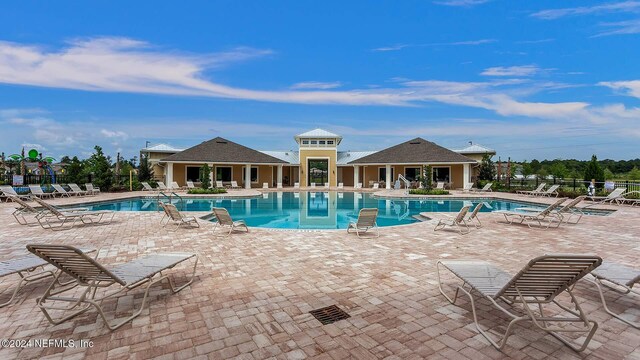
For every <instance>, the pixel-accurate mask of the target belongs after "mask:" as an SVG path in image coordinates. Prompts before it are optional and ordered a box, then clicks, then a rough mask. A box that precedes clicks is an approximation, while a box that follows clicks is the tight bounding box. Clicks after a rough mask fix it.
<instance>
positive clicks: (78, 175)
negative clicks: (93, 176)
mask: <svg viewBox="0 0 640 360" xmlns="http://www.w3.org/2000/svg"><path fill="white" fill-rule="evenodd" d="M66 160H67V161H66V162H65V163H66V165H65V166H64V168H63V169H64V174H65V175H66V181H67V182H68V183H76V184H82V183H84V182H86V176H85V170H84V164H83V163H82V161H80V159H78V157H77V156H74V157H73V158H72V159H69V158H68V157H67V159H66Z"/></svg>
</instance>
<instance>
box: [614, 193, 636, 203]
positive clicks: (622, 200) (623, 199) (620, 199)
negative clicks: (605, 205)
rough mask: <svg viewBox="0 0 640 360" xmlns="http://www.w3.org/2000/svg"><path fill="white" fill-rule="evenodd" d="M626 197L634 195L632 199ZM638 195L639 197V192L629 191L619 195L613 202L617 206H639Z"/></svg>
mask: <svg viewBox="0 0 640 360" xmlns="http://www.w3.org/2000/svg"><path fill="white" fill-rule="evenodd" d="M628 195H634V197H633V198H628V197H627V196H628ZM638 195H640V191H629V192H626V193H624V194H622V195H620V197H618V198H617V199H616V200H615V202H616V204H618V205H630V206H636V205H640V199H639V198H637V196H638Z"/></svg>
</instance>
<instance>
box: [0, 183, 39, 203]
mask: <svg viewBox="0 0 640 360" xmlns="http://www.w3.org/2000/svg"><path fill="white" fill-rule="evenodd" d="M0 192H2V195H3V196H5V197H6V198H7V201H9V199H13V198H11V197H10V196H14V197H17V198H20V199H23V200H29V199H31V197H30V196H29V195H20V194H18V193H17V192H16V190H15V189H14V188H13V186H11V185H0Z"/></svg>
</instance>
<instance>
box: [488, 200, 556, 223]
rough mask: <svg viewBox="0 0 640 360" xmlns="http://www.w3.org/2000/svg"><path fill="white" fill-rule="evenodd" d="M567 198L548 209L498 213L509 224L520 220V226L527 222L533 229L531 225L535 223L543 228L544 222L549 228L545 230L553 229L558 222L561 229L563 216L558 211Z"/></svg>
mask: <svg viewBox="0 0 640 360" xmlns="http://www.w3.org/2000/svg"><path fill="white" fill-rule="evenodd" d="M565 200H567V198H561V199H558V200H556V202H554V203H553V204H551V205H549V206H548V207H547V208H546V209H543V210H535V209H531V208H516V209H515V211H496V212H497V213H501V214H503V215H504V218H505V220H506V221H507V222H508V223H509V224H514V223H515V222H516V221H517V220H520V221H519V222H518V224H522V223H524V222H526V224H527V226H528V227H529V228H531V223H533V222H535V223H537V224H538V226H540V227H542V222H543V221H546V222H547V226H546V227H545V229H548V228H549V227H551V225H552V224H553V223H554V222H557V223H558V225H556V227H559V226H560V224H561V223H562V216H561V215H559V214H558V213H557V212H556V211H554V210H556V209H557V208H558V207H559V206H560V205H562V203H563V202H564V201H565Z"/></svg>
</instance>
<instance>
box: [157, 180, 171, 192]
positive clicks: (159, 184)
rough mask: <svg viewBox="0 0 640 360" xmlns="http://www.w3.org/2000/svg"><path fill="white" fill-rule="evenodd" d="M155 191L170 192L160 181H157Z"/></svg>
mask: <svg viewBox="0 0 640 360" xmlns="http://www.w3.org/2000/svg"><path fill="white" fill-rule="evenodd" d="M156 190H158V191H167V190H170V189H169V188H167V186H166V185H165V184H164V183H163V182H162V181H158V187H156Z"/></svg>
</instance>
